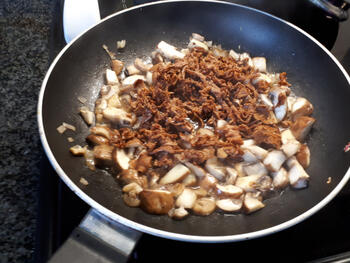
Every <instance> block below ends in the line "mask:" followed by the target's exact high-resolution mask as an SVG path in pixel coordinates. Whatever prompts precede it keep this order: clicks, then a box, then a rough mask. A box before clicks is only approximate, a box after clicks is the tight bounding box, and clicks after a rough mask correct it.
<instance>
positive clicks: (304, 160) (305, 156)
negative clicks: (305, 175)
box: [295, 144, 310, 169]
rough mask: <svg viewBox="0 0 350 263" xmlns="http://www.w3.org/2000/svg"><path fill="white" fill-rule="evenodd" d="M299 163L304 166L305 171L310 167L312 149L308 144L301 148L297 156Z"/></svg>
mask: <svg viewBox="0 0 350 263" xmlns="http://www.w3.org/2000/svg"><path fill="white" fill-rule="evenodd" d="M295 157H296V158H297V160H298V162H299V163H300V164H301V165H302V166H303V168H304V169H306V168H308V167H309V165H310V149H309V147H308V146H307V145H306V144H302V145H301V146H300V149H299V152H298V153H297V154H296V155H295Z"/></svg>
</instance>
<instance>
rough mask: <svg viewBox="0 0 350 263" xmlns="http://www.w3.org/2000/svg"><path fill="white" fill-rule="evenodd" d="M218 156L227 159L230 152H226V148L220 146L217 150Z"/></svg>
mask: <svg viewBox="0 0 350 263" xmlns="http://www.w3.org/2000/svg"><path fill="white" fill-rule="evenodd" d="M216 157H218V158H220V159H225V158H226V157H228V154H227V153H226V151H225V149H224V148H218V149H217V150H216Z"/></svg>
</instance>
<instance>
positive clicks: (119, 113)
mask: <svg viewBox="0 0 350 263" xmlns="http://www.w3.org/2000/svg"><path fill="white" fill-rule="evenodd" d="M103 117H104V118H105V119H106V120H108V121H110V122H112V123H115V124H118V125H121V126H130V125H132V123H133V122H134V120H133V118H132V115H131V114H130V113H127V112H126V111H124V110H123V109H118V108H112V107H107V108H106V109H104V110H103Z"/></svg>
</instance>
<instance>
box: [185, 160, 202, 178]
mask: <svg viewBox="0 0 350 263" xmlns="http://www.w3.org/2000/svg"><path fill="white" fill-rule="evenodd" d="M185 165H186V166H187V167H188V168H189V169H190V170H191V172H192V173H194V174H195V175H196V176H198V177H204V176H205V174H206V171H205V170H204V169H203V168H202V167H200V166H197V165H194V164H192V163H190V162H186V163H185Z"/></svg>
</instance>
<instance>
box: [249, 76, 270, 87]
mask: <svg viewBox="0 0 350 263" xmlns="http://www.w3.org/2000/svg"><path fill="white" fill-rule="evenodd" d="M262 80H263V81H266V82H267V83H271V82H272V80H271V78H270V77H269V76H268V75H266V74H264V73H260V74H259V75H258V76H257V77H255V78H254V79H252V83H253V84H254V85H255V84H257V83H259V81H262Z"/></svg>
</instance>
